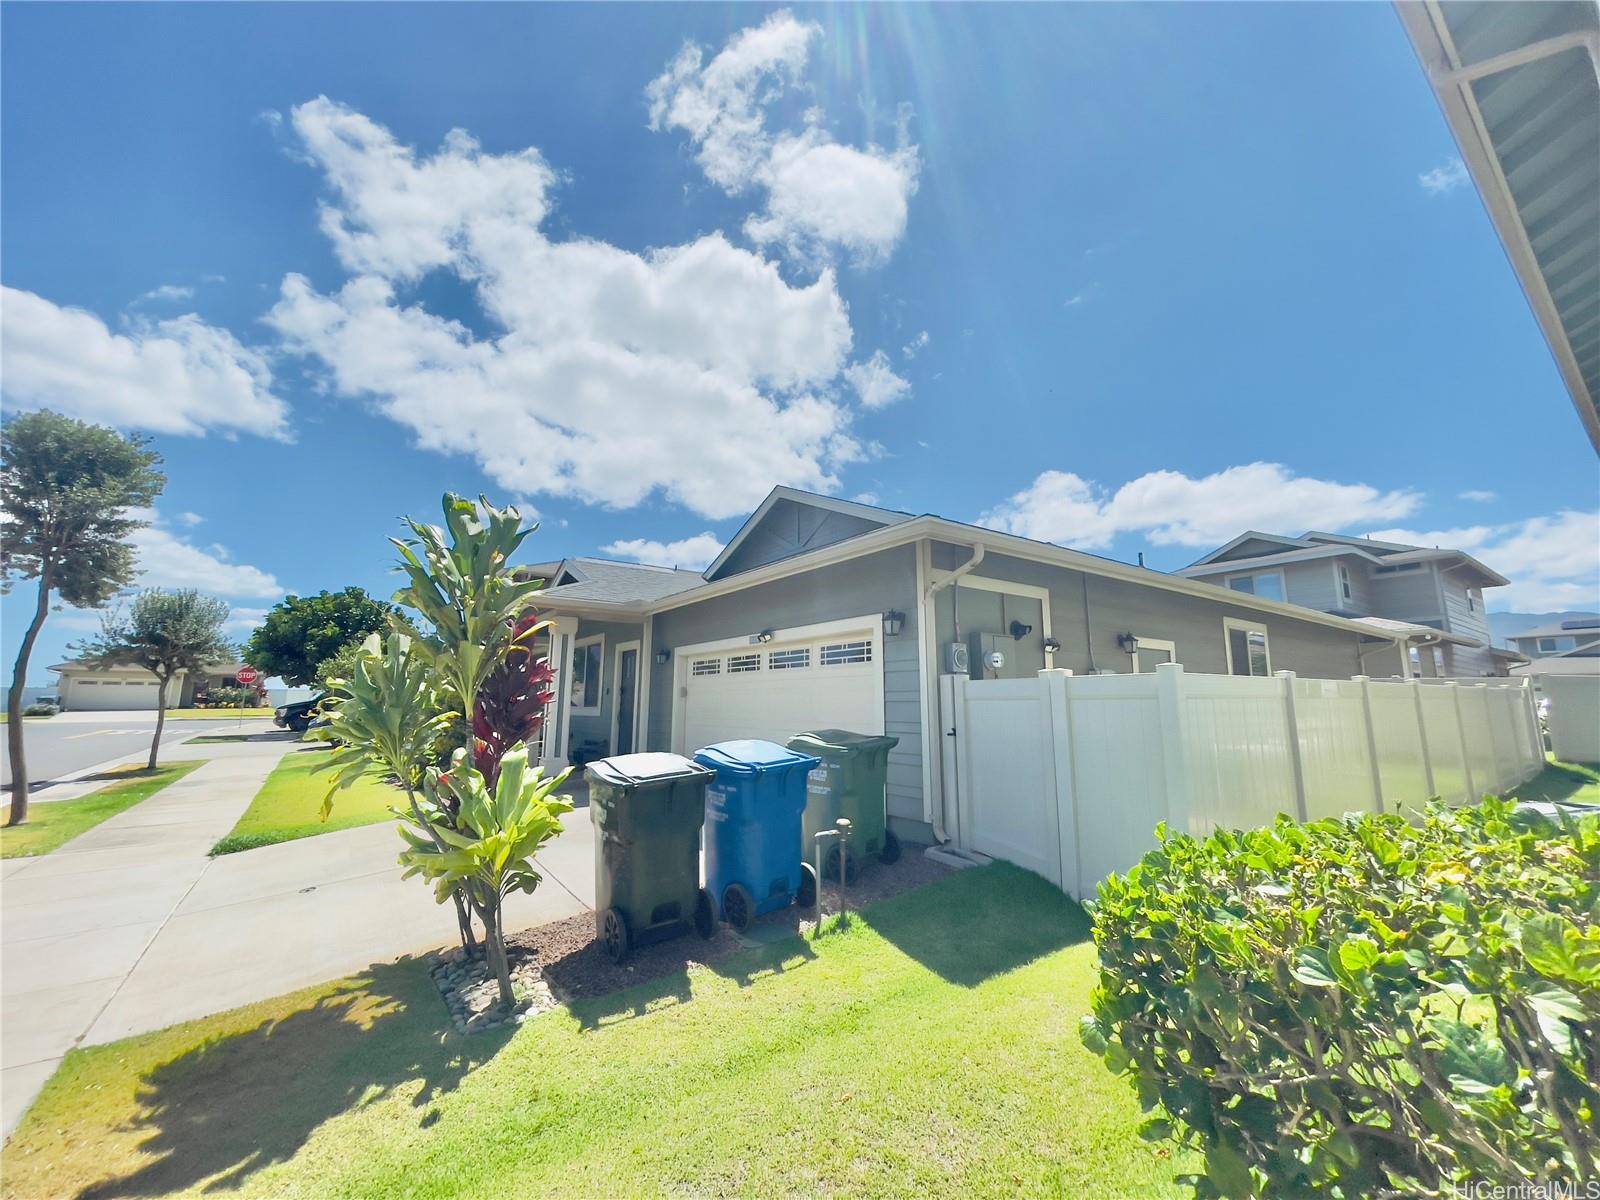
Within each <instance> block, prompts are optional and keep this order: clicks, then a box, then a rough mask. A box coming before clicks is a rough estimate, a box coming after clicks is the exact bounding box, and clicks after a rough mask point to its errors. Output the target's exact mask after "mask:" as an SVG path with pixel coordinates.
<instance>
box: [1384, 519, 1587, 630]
mask: <svg viewBox="0 0 1600 1200" xmlns="http://www.w3.org/2000/svg"><path fill="white" fill-rule="evenodd" d="M1367 536H1369V537H1373V538H1376V539H1378V540H1379V541H1386V542H1405V543H1408V544H1411V545H1415V546H1438V547H1441V548H1443V549H1446V550H1464V551H1466V553H1468V554H1470V555H1472V556H1473V557H1474V558H1476V559H1477V560H1478V561H1480V562H1482V563H1483V564H1484V565H1485V566H1487V567H1490V568H1492V569H1494V570H1496V571H1498V572H1500V574H1502V575H1504V576H1505V577H1506V578H1507V579H1509V580H1510V581H1511V586H1509V587H1498V588H1491V589H1490V590H1489V591H1488V593H1487V599H1488V601H1489V603H1490V604H1491V605H1493V606H1494V607H1495V608H1497V609H1512V610H1515V611H1519V612H1544V611H1549V610H1553V609H1567V608H1576V609H1595V608H1600V513H1593V512H1574V511H1572V510H1570V509H1568V510H1563V511H1561V512H1558V513H1554V514H1552V515H1550V516H1547V517H1530V518H1529V519H1528V520H1526V521H1516V522H1511V523H1508V524H1503V525H1469V526H1465V527H1463V528H1459V529H1432V530H1423V531H1418V530H1413V529H1380V530H1377V531H1376V532H1373V533H1370V534H1368V535H1367Z"/></svg>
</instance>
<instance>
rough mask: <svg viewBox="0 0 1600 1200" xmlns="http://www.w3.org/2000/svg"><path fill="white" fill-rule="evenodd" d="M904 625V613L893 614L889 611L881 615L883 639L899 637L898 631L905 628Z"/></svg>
mask: <svg viewBox="0 0 1600 1200" xmlns="http://www.w3.org/2000/svg"><path fill="white" fill-rule="evenodd" d="M905 625H906V615H905V613H903V612H895V611H894V610H893V609H890V610H889V611H888V612H886V613H884V614H883V636H884V637H899V636H900V631H901V630H902V629H904V628H905Z"/></svg>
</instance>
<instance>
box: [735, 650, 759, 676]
mask: <svg viewBox="0 0 1600 1200" xmlns="http://www.w3.org/2000/svg"><path fill="white" fill-rule="evenodd" d="M759 670H761V655H759V654H730V655H728V674H729V675H739V674H742V673H744V672H745V671H759Z"/></svg>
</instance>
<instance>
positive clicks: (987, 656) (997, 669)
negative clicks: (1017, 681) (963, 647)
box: [967, 633, 1016, 679]
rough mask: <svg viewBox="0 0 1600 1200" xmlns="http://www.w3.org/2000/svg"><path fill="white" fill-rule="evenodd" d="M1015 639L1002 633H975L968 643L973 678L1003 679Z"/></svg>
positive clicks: (1005, 675) (1005, 676)
mask: <svg viewBox="0 0 1600 1200" xmlns="http://www.w3.org/2000/svg"><path fill="white" fill-rule="evenodd" d="M1015 642H1016V639H1015V638H1012V637H1010V636H1009V635H1007V634H1003V633H975V634H973V635H972V639H971V641H969V642H968V643H967V645H968V653H969V657H968V661H969V662H970V663H971V664H972V677H973V678H974V679H1005V678H1007V673H1006V664H1007V663H1008V662H1009V661H1010V660H1011V655H1012V652H1013V650H1014V648H1015Z"/></svg>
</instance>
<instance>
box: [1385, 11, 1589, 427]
mask: <svg viewBox="0 0 1600 1200" xmlns="http://www.w3.org/2000/svg"><path fill="white" fill-rule="evenodd" d="M1395 9H1396V11H1397V12H1398V13H1399V15H1400V20H1401V22H1402V23H1403V24H1404V25H1405V28H1406V32H1407V33H1408V34H1409V35H1410V37H1411V44H1412V45H1413V46H1414V47H1415V48H1416V52H1417V58H1418V59H1419V60H1420V61H1421V63H1422V68H1423V70H1424V71H1425V72H1426V74H1427V76H1428V81H1429V83H1431V84H1432V85H1433V89H1434V93H1435V95H1436V96H1437V97H1438V99H1439V105H1440V107H1441V108H1442V109H1443V110H1444V115H1445V119H1446V120H1448V121H1449V122H1450V128H1451V130H1452V132H1454V134H1455V138H1456V144H1457V145H1458V146H1460V148H1461V158H1462V161H1463V162H1464V163H1465V164H1466V166H1467V170H1468V171H1469V172H1471V174H1472V179H1473V182H1474V183H1476V184H1477V187H1478V192H1479V194H1480V195H1481V196H1482V197H1483V202H1484V206H1485V207H1486V208H1487V209H1488V210H1489V216H1490V217H1491V218H1492V219H1493V220H1494V225H1495V229H1496V231H1497V232H1498V233H1499V235H1500V241H1501V243H1502V244H1503V245H1504V247H1505V250H1506V255H1507V257H1508V258H1510V260H1511V265H1512V267H1513V268H1514V269H1515V270H1516V273H1517V278H1518V280H1519V281H1520V282H1521V284H1522V290H1523V292H1524V293H1526V295H1527V297H1528V303H1529V305H1530V306H1531V307H1532V308H1533V313H1534V316H1535V317H1536V318H1537V319H1538V322H1539V326H1540V328H1541V329H1542V330H1543V331H1544V336H1545V340H1546V341H1547V342H1548V343H1549V345H1550V350H1551V353H1553V354H1554V355H1555V359H1556V365H1557V366H1558V367H1559V368H1560V370H1561V377H1562V379H1563V380H1564V381H1565V383H1566V385H1567V391H1568V392H1569V393H1570V394H1571V396H1572V402H1573V405H1574V406H1575V407H1576V408H1577V410H1578V416H1579V419H1580V420H1581V421H1582V422H1583V427H1584V429H1585V431H1587V433H1588V435H1589V441H1590V442H1591V443H1592V444H1593V445H1594V447H1595V449H1596V450H1600V408H1597V407H1596V405H1597V403H1600V154H1597V153H1595V147H1596V146H1597V145H1600V77H1597V75H1600V8H1597V6H1596V5H1595V4H1594V3H1593V2H1592V0H1588V2H1585V3H1549V2H1546V3H1522V4H1507V3H1497V4H1484V3H1469V2H1463V0H1421V2H1420V3H1414V2H1411V0H1406V2H1404V3H1397V4H1396V5H1395ZM1509 412H1510V409H1509V408H1508V409H1507V413H1508V414H1509Z"/></svg>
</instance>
